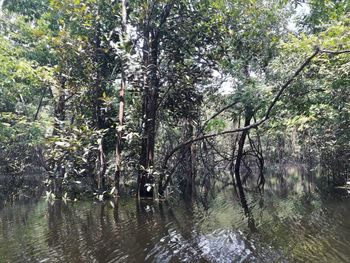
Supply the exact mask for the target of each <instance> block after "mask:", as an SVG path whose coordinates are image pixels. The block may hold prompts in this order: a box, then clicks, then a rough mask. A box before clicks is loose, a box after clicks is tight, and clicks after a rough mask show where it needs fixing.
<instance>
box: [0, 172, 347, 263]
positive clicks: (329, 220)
mask: <svg viewBox="0 0 350 263" xmlns="http://www.w3.org/2000/svg"><path fill="white" fill-rule="evenodd" d="M198 196H199V197H197V198H192V200H187V201H181V199H174V198H171V199H170V200H169V201H168V202H156V201H154V202H152V201H141V202H138V201H136V200H135V199H134V198H122V199H120V200H119V202H118V203H113V202H110V201H106V202H105V203H100V202H91V201H90V202H87V201H84V202H83V201H78V202H70V201H68V202H63V201H55V202H47V201H46V200H44V199H41V200H40V201H31V200H29V201H22V202H13V203H7V204H6V205H5V206H3V207H2V208H1V210H0V262H11V263H12V262H72V263H74V262H335V263H336V262H337V263H338V262H350V249H349V248H350V198H348V194H347V192H346V191H344V190H339V191H336V190H327V188H322V187H320V186H318V185H317V178H315V177H314V176H313V175H304V174H303V175H301V174H300V173H299V172H296V171H295V170H293V169H288V170H287V171H286V172H284V173H282V174H279V175H278V176H271V177H269V179H268V180H267V184H266V186H265V191H264V193H262V194H261V193H254V192H250V191H247V192H246V197H247V204H248V212H247V209H244V208H242V206H241V202H240V200H239V199H238V198H237V196H236V194H235V193H234V191H233V189H232V188H230V187H226V188H223V189H220V187H217V190H215V191H212V192H210V193H207V194H203V189H199V190H198Z"/></svg>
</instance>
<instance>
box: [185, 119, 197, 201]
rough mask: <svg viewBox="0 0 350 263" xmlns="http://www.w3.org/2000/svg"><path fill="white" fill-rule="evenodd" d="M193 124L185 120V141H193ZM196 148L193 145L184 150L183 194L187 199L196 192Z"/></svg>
mask: <svg viewBox="0 0 350 263" xmlns="http://www.w3.org/2000/svg"><path fill="white" fill-rule="evenodd" d="M193 131H194V129H193V124H192V121H191V120H190V119H186V120H185V125H184V140H188V139H191V138H192V137H193V135H194V132H193ZM194 159H195V156H194V147H193V144H192V143H191V144H188V145H186V146H185V147H184V148H183V150H182V160H183V162H182V163H183V173H182V174H183V178H182V185H183V189H182V190H183V193H184V194H185V196H186V197H190V196H192V193H193V190H194V179H195V174H196V171H195V165H194Z"/></svg>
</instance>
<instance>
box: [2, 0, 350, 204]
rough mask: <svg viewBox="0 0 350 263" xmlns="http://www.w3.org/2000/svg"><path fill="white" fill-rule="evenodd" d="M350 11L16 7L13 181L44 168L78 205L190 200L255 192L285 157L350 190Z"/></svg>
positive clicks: (11, 82)
mask: <svg viewBox="0 0 350 263" xmlns="http://www.w3.org/2000/svg"><path fill="white" fill-rule="evenodd" d="M0 3H1V2H0ZM349 11H350V5H349V2H348V1H347V0H343V1H335V0H322V1H321V0H310V1H307V3H305V2H304V1H297V0H294V1H282V0H281V1H272V0H271V1H255V0H250V1H246V0H236V1H231V0H214V1H205V0H200V1H186V0H176V1H172V0H164V1H163V0H162V1H151V0H142V1H141V0H138V1H136V0H130V1H127V0H120V1H116V0H100V1H97V0H16V1H13V0H5V1H3V3H2V10H1V14H0V19H1V22H0V31H1V32H0V60H1V65H2V66H1V68H0V75H1V78H0V82H1V84H0V173H1V174H5V175H6V176H11V177H18V176H22V175H23V174H28V173H31V172H34V173H42V172H45V174H47V180H46V184H47V187H48V191H49V193H50V194H52V195H55V196H56V197H62V196H64V197H65V198H68V197H69V198H75V197H77V195H80V194H84V193H85V194H91V195H92V194H97V197H98V198H99V199H102V198H104V197H106V196H108V195H120V194H121V193H122V192H123V189H126V188H131V189H135V191H136V193H137V195H139V196H141V197H152V196H154V195H156V194H158V195H159V197H163V196H164V195H165V194H166V190H167V188H168V186H170V185H172V186H175V189H179V190H180V191H181V192H183V193H185V194H187V195H191V194H192V193H193V192H194V191H195V186H202V187H213V185H214V184H215V182H218V181H220V182H221V183H222V184H226V185H227V184H232V183H233V184H234V185H236V186H237V187H238V190H239V193H240V194H243V185H244V184H245V183H246V181H247V180H249V179H252V178H254V183H255V186H256V187H257V188H258V189H262V188H263V187H264V182H265V178H264V171H265V168H266V167H272V166H273V165H274V164H276V163H285V162H301V163H304V164H306V165H307V166H308V167H309V168H310V169H314V168H315V167H319V168H320V169H321V173H322V175H323V176H324V177H325V178H327V179H328V181H329V182H332V183H334V184H344V183H345V180H346V179H347V176H348V174H349V166H348V162H349V160H350V130H349V127H350V100H349V98H350V89H349V86H350V16H349ZM265 166H266V167H265Z"/></svg>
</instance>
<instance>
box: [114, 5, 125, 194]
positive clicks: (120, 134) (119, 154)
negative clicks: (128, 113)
mask: <svg viewBox="0 0 350 263" xmlns="http://www.w3.org/2000/svg"><path fill="white" fill-rule="evenodd" d="M121 9H122V30H121V34H120V41H121V43H122V44H123V47H124V46H125V43H126V41H127V32H126V17H127V14H126V2H125V0H121ZM125 64H126V63H125V57H124V56H123V55H122V57H121V83H120V90H119V116H118V119H119V123H118V124H119V127H118V129H117V142H116V147H115V148H116V149H115V174H114V185H115V188H116V195H117V196H118V195H119V193H120V189H119V182H120V176H121V162H122V139H123V135H124V127H123V126H124V115H125V113H124V112H125V89H126V72H125V70H126V65H125Z"/></svg>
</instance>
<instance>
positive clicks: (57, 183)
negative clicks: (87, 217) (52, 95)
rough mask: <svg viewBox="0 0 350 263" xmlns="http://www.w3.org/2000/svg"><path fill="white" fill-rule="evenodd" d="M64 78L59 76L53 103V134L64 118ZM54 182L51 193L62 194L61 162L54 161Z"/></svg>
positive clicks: (60, 126)
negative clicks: (58, 85)
mask: <svg viewBox="0 0 350 263" xmlns="http://www.w3.org/2000/svg"><path fill="white" fill-rule="evenodd" d="M65 85H66V79H65V78H64V77H61V87H60V89H59V94H58V99H57V101H56V103H55V109H54V116H55V123H54V129H53V132H52V135H53V136H56V135H58V134H59V133H60V131H61V130H62V128H63V122H64V121H65V119H66V114H65V107H66V91H65ZM53 167H54V169H55V171H54V182H53V189H52V191H53V193H54V194H55V195H56V196H61V194H62V180H63V177H64V174H65V167H64V166H62V164H61V163H54V164H53Z"/></svg>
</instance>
